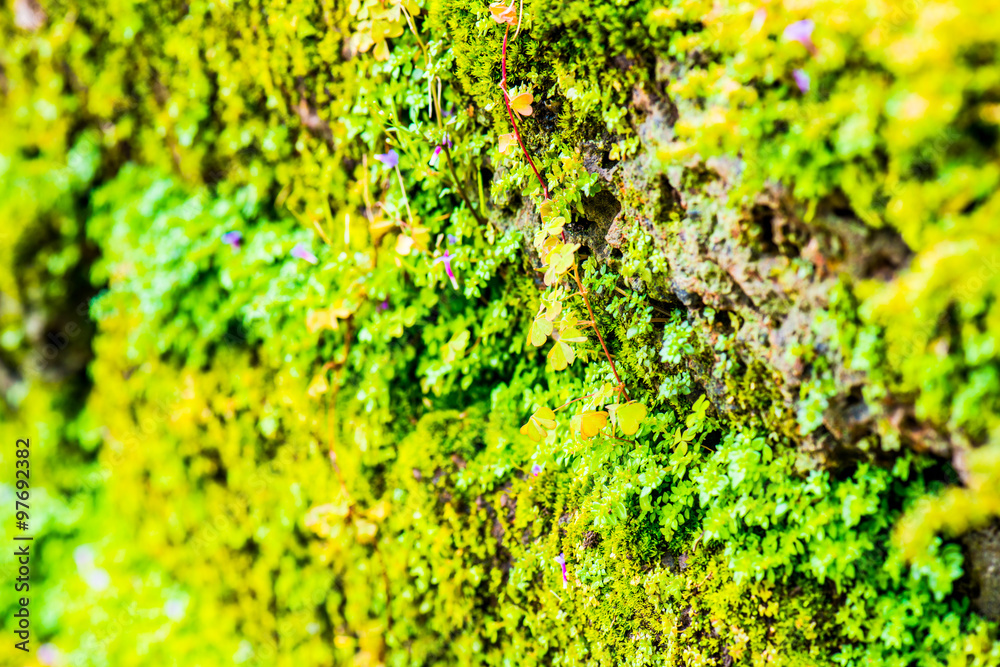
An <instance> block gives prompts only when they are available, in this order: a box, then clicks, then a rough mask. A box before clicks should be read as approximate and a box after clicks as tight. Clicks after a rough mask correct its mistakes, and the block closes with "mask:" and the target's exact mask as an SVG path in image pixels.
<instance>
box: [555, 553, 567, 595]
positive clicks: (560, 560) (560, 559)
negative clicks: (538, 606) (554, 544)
mask: <svg viewBox="0 0 1000 667" xmlns="http://www.w3.org/2000/svg"><path fill="white" fill-rule="evenodd" d="M554 560H555V561H556V562H557V563H559V567H561V568H562V575H563V588H566V583H567V579H566V559H565V558H564V557H563V555H562V554H559V557H558V558H556V559H554Z"/></svg>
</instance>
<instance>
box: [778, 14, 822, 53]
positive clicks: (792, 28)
mask: <svg viewBox="0 0 1000 667" xmlns="http://www.w3.org/2000/svg"><path fill="white" fill-rule="evenodd" d="M815 27H816V24H815V23H813V22H812V21H811V20H810V19H802V20H801V21H796V22H795V23H791V24H789V25H788V26H787V27H786V28H785V31H784V32H783V33H782V36H783V37H784V38H785V39H790V40H792V41H793V42H798V43H799V44H801V45H802V46H804V47H806V49H808V51H809V53H811V54H813V55H816V45H815V44H813V41H812V34H813V29H814V28H815Z"/></svg>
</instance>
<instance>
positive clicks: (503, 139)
mask: <svg viewBox="0 0 1000 667" xmlns="http://www.w3.org/2000/svg"><path fill="white" fill-rule="evenodd" d="M516 143H517V135H515V134H514V133H513V132H511V133H510V134H501V135H500V154H501V155H505V154H506V153H507V151H508V150H510V147H511V146H512V145H514V144H516Z"/></svg>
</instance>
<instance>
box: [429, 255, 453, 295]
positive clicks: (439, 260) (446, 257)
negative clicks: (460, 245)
mask: <svg viewBox="0 0 1000 667" xmlns="http://www.w3.org/2000/svg"><path fill="white" fill-rule="evenodd" d="M442 262H443V263H444V270H445V272H446V273H447V274H448V278H449V279H450V280H451V286H452V287H454V288H455V289H458V281H457V280H455V274H454V272H453V271H452V270H451V255H449V254H448V251H447V250H445V251H444V254H443V255H441V256H440V257H438V258H437V259H435V260H434V264H441V263H442Z"/></svg>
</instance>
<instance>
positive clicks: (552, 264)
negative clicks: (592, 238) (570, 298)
mask: <svg viewBox="0 0 1000 667" xmlns="http://www.w3.org/2000/svg"><path fill="white" fill-rule="evenodd" d="M579 247H580V244H579V243H561V244H559V245H558V246H556V247H555V248H553V249H552V250H550V251H549V253H548V255H547V256H546V257H545V263H546V265H547V268H546V270H545V278H544V279H545V284H546V285H551V284H552V283H554V282H556V281H557V280H559V277H560V276H562V275H563V274H564V273H566V272H567V271H569V269H570V267H571V266H573V262H574V261H576V251H577V248H579Z"/></svg>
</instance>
